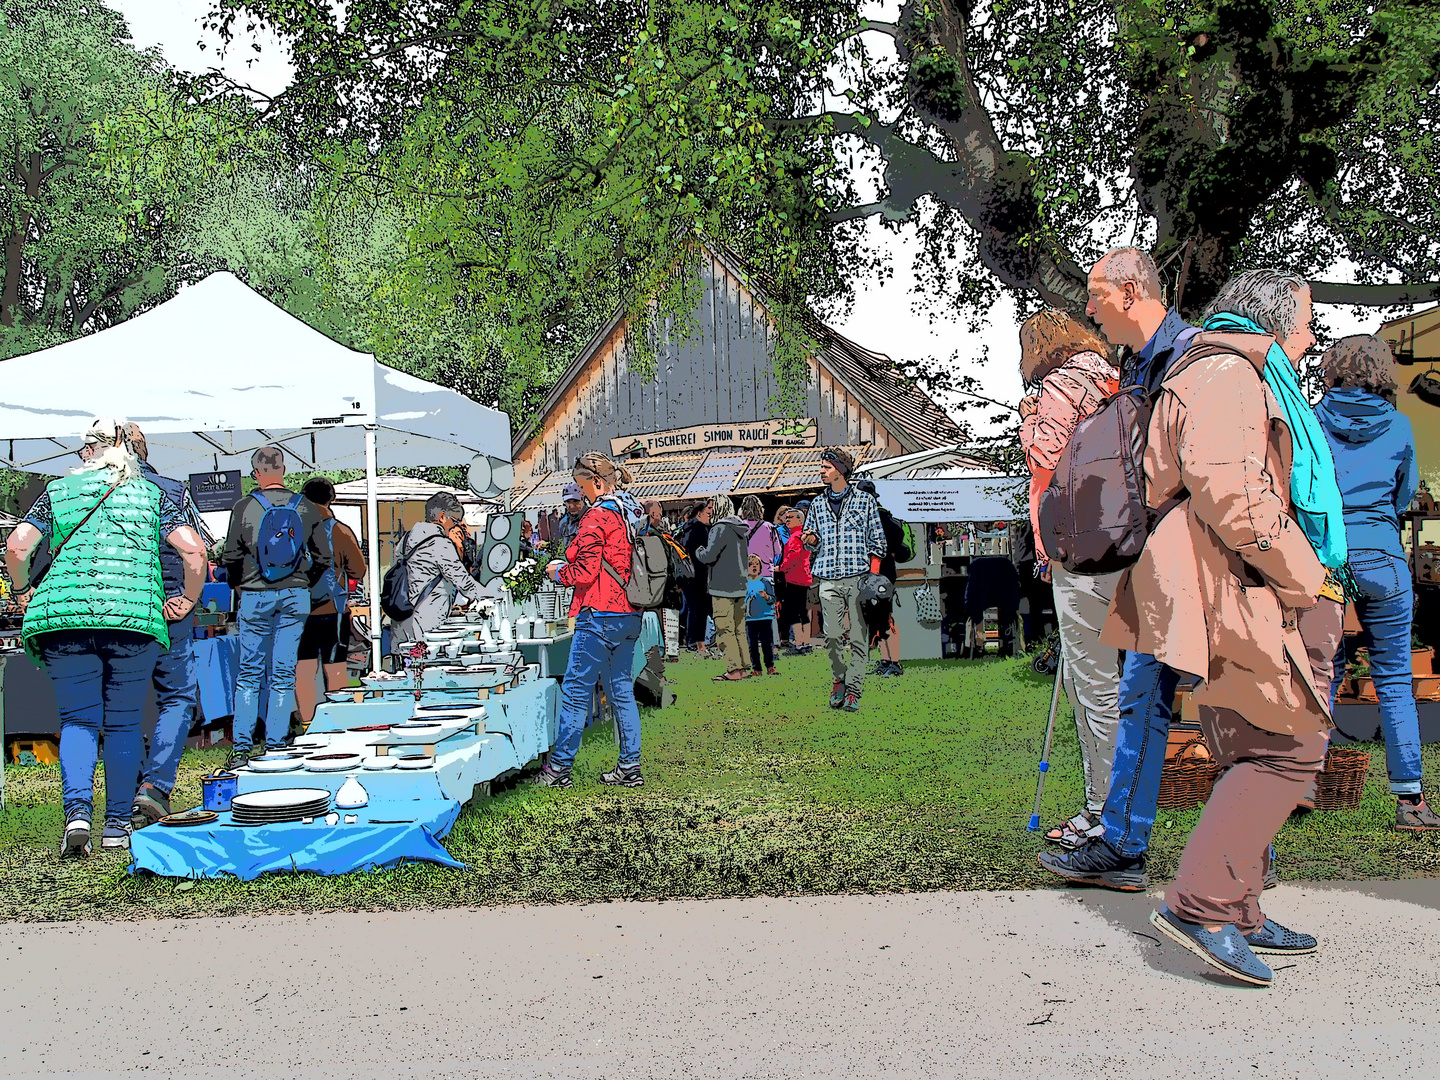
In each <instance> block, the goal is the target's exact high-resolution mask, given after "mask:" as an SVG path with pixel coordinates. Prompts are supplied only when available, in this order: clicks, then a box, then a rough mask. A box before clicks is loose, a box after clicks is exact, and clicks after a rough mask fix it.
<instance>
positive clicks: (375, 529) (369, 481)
mask: <svg viewBox="0 0 1440 1080" xmlns="http://www.w3.org/2000/svg"><path fill="white" fill-rule="evenodd" d="M365 531H366V532H367V533H368V534H369V535H368V540H369V544H368V545H367V546H368V547H369V549H370V550H369V551H368V552H367V554H368V555H369V559H368V563H369V565H368V566H367V567H366V577H368V578H369V579H370V580H369V581H368V582H367V583H366V589H365V591H366V594H367V595H368V596H369V597H370V670H371V671H372V672H373V673H376V674H378V673H379V671H380V618H381V612H380V504H379V502H378V500H377V499H376V498H375V425H373V424H366V425H365Z"/></svg>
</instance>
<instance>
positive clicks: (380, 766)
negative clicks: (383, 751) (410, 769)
mask: <svg viewBox="0 0 1440 1080" xmlns="http://www.w3.org/2000/svg"><path fill="white" fill-rule="evenodd" d="M395 765H396V759H395V758H393V757H367V758H366V759H365V760H364V761H362V762H360V767H361V768H362V769H368V770H370V771H371V772H383V771H384V770H386V769H393V768H395Z"/></svg>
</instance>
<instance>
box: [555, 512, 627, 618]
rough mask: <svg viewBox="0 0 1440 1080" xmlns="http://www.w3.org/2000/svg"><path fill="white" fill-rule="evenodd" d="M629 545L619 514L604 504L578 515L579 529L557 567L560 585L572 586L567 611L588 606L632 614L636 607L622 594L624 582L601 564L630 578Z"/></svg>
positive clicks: (602, 611) (572, 612) (599, 610)
mask: <svg viewBox="0 0 1440 1080" xmlns="http://www.w3.org/2000/svg"><path fill="white" fill-rule="evenodd" d="M631 551H632V545H631V543H630V537H629V536H628V535H627V534H626V532H625V523H624V522H623V521H621V520H620V515H619V514H617V513H615V511H613V510H610V509H607V508H605V507H603V506H592V507H591V508H590V509H589V510H587V511H585V516H584V517H582V518H581V519H580V531H579V532H578V533H577V534H576V535H575V539H574V540H571V541H570V546H569V547H567V548H566V549H565V565H564V566H563V567H561V568H560V573H559V581H560V584H561V585H566V586H571V587H573V588H574V589H575V599H574V600H572V601H571V603H570V612H569V613H570V615H571V616H575V615H578V614H579V613H580V610H581V609H582V608H587V607H588V608H591V609H593V610H594V611H595V612H597V613H599V614H602V615H631V614H634V612H635V609H634V608H633V607H632V606H631V605H630V600H629V599H628V598H627V597H626V595H625V586H624V585H622V584H620V582H618V581H616V580H615V579H614V578H613V577H611V576H610V574H608V573H607V572H606V571H605V568H604V567H603V566H601V565H600V560H601V558H602V557H603V558H604V560H605V561H606V562H607V563H609V564H610V565H611V566H613V567H614V568H615V571H616V572H617V573H618V574H619V575H620V579H621V581H627V582H628V581H629V580H630V557H631Z"/></svg>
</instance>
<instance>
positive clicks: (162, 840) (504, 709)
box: [131, 679, 560, 881]
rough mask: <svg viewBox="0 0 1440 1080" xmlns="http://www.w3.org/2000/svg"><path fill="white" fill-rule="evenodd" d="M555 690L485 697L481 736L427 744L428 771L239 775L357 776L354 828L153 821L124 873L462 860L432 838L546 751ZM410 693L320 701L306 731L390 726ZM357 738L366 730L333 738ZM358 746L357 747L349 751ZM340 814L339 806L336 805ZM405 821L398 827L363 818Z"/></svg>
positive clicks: (281, 782)
mask: <svg viewBox="0 0 1440 1080" xmlns="http://www.w3.org/2000/svg"><path fill="white" fill-rule="evenodd" d="M559 698H560V687H559V684H558V683H556V682H555V680H554V679H539V680H536V681H533V682H528V683H524V684H522V685H521V686H519V687H517V688H516V689H514V690H510V691H507V692H506V693H504V694H498V695H497V694H492V695H491V696H490V698H489V699H488V700H487V701H486V702H485V703H484V705H485V714H486V716H485V727H486V731H485V734H483V735H478V736H477V735H473V734H472V735H465V734H460V735H455V736H453V737H451V738H449V739H446V740H443V741H441V742H440V743H437V744H436V748H435V754H436V761H435V767H434V768H429V769H423V770H415V771H413V772H412V771H408V770H399V769H387V770H384V771H377V772H371V771H367V770H364V769H358V770H355V771H353V772H350V773H312V772H304V771H301V772H286V773H257V774H251V773H250V772H249V771H248V770H246V771H242V774H241V784H240V789H241V791H242V792H250V791H259V790H264V789H269V788H277V787H317V788H325V789H327V790H329V791H330V792H331V793H332V795H333V794H334V792H335V791H337V790H338V789H339V787H340V785H341V784H343V783H344V782H345V779H346V777H347V776H351V775H353V776H356V777H357V778H358V779H359V781H360V783H361V785H362V786H363V787H364V788H365V790H366V792H367V793H368V794H369V796H370V804H369V805H368V806H366V807H362V808H361V809H360V810H358V811H355V813H356V814H357V816H358V817H359V819H360V820H359V822H358V823H357V824H355V825H344V824H341V825H335V826H327V825H324V824H319V825H315V824H312V825H300V824H298V823H287V824H284V825H264V826H257V827H255V828H240V827H237V826H234V825H227V824H225V822H227V821H228V820H229V815H228V814H222V815H221V816H220V820H219V821H217V822H216V823H215V824H213V825H208V826H190V827H186V828H178V829H171V828H166V827H163V826H159V825H153V826H151V827H149V828H146V829H141V830H140V831H139V832H137V833H135V834H134V836H133V837H132V840H131V853H132V855H133V856H134V864H133V865H132V867H131V871H132V872H134V871H137V870H148V871H150V872H151V873H154V874H160V875H163V876H166V877H219V876H221V875H225V874H231V875H234V876H236V877H239V878H240V879H242V880H246V881H248V880H250V879H251V878H254V877H256V876H258V875H260V874H263V873H265V872H266V871H268V870H311V871H315V872H316V873H321V874H344V873H348V872H350V871H352V870H365V869H374V868H378V867H385V866H391V865H394V864H395V863H396V862H399V861H400V860H402V859H425V860H428V861H430V862H438V863H441V864H443V865H445V866H461V865H463V864H461V863H459V862H457V861H455V859H453V858H452V857H451V856H450V855H449V853H448V852H446V850H445V849H444V847H442V846H441V844H440V842H439V841H440V838H441V837H443V836H445V835H446V834H447V833H448V832H449V831H450V828H451V826H453V825H454V823H455V819H456V818H457V817H458V816H459V815H460V809H461V806H462V805H463V804H464V803H465V802H466V801H468V799H469V798H470V795H471V792H472V791H473V789H474V786H475V785H476V784H481V783H485V782H487V781H489V780H493V779H495V778H496V777H497V776H500V775H502V774H504V773H506V772H509V771H510V770H512V769H518V768H520V767H521V766H523V765H525V764H527V763H529V762H531V761H534V760H535V759H536V758H537V757H539V756H540V755H541V754H543V753H544V752H545V751H546V750H548V749H550V747H551V745H552V744H553V743H554V741H555V735H556V730H557V726H558V705H559ZM451 700H453V696H452V695H448V694H433V693H426V694H422V697H421V701H422V703H426V704H428V703H430V702H448V701H451ZM415 704H416V703H415V699H414V698H413V697H411V696H410V695H409V694H405V695H394V696H389V695H387V697H386V698H385V699H367V700H365V701H363V702H360V703H355V702H345V703H330V702H327V703H326V704H324V705H321V706H320V708H319V709H318V710H317V712H316V714H315V721H314V722H313V723H312V724H311V725H310V729H309V731H310V733H314V734H323V733H330V734H332V735H333V734H334V733H337V732H347V731H348V729H349V728H351V727H357V726H360V725H368V724H394V723H399V722H401V721H403V720H405V719H406V718H408V717H409V716H411V715H412V714H413V713H414V708H415ZM336 737H337V738H340V739H348V740H349V741H355V742H357V743H363V742H364V739H365V738H367V737H368V736H364V735H358V734H350V735H348V736H344V735H342V736H336ZM357 752H358V751H357ZM341 813H343V811H341ZM375 818H378V819H381V820H382V821H385V820H389V819H398V818H414V819H415V820H414V821H412V822H409V823H407V824H403V825H394V824H371V823H370V822H371V820H372V819H375Z"/></svg>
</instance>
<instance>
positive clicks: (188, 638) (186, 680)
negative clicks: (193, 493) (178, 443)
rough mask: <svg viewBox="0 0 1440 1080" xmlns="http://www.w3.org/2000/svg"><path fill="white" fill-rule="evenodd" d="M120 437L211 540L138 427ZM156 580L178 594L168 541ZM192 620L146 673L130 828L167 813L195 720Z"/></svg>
mask: <svg viewBox="0 0 1440 1080" xmlns="http://www.w3.org/2000/svg"><path fill="white" fill-rule="evenodd" d="M125 438H126V440H127V441H128V442H129V443H130V448H131V449H132V450H134V451H135V456H136V457H138V458H139V459H140V471H141V473H142V475H144V477H145V479H146V480H149V481H150V483H152V484H154V485H155V486H156V487H158V488H159V489H160V491H161V492H162V493H163V494H164V495H165V497H166V498H167V499H169V500H170V501H171V502H173V503H174V504H175V505H176V506H178V507H179V508H180V511H181V514H182V515H183V516H184V518H185V520H186V521H187V522H189V524H190V525H191V526H192V527H193V528H194V529H195V531H196V532H198V533H199V534H200V536H201V537H202V538H203V539H204V540H205V545H206V547H209V546H210V545H211V544H212V543H213V542H214V541H213V539H212V538H211V536H210V534H209V533H208V532H207V531H206V530H205V522H204V521H203V520H202V519H201V517H200V512H199V510H197V509H196V507H195V502H194V500H193V499H191V498H190V488H189V487H188V486H187V485H186V484H185V483H184V481H181V480H172V479H171V478H170V477H168V476H161V475H160V474H159V473H157V472H156V471H155V469H154V467H153V466H152V465H151V464H150V462H149V459H148V458H149V449H148V447H147V446H146V445H145V435H144V433H143V432H141V430H140V428H139V427H137V426H136V425H135V424H126V425H125ZM160 580H161V583H162V584H163V586H164V588H165V597H166V599H169V598H170V597H172V596H180V595H182V594H183V592H184V583H185V568H184V567H183V566H182V565H181V562H180V555H179V553H178V552H176V551H175V550H174V549H173V548H171V547H170V545H169V544H161V545H160ZM194 625H195V616H194V614H193V613H192V614H190V615H187V616H185V618H183V619H181V620H180V621H179V622H178V623H171V624H170V626H169V629H170V648H168V649H166V650H165V651H164V652H162V653H161V654H160V658H159V659H158V660H156V661H155V671H154V672H153V673H152V674H151V676H150V678H151V681H152V682H153V683H154V685H155V704H156V707H157V710H158V716H157V718H156V721H155V732H154V734H152V735H151V736H150V748H149V753H148V754H147V755H146V757H145V765H144V767H143V768H142V769H141V770H140V787H139V788H138V789H137V790H136V792H135V803H134V806H133V807H132V809H131V811H130V825H131V827H132V828H136V829H143V828H144V827H145V826H146V825H150V824H153V823H154V822H156V821H159V820H160V819H161V818H162V817H165V816H166V815H167V814H169V813H170V793H171V792H172V791H173V790H174V788H175V776H176V773H177V772H178V771H179V768H180V755H181V754H182V753H184V751H185V739H186V737H188V736H189V734H190V725H191V724H193V723H194V722H195V708H196V704H197V702H198V701H199V697H200V676H199V670H198V668H197V667H196V665H195V635H194V634H193V633H192V632H191V630H192V628H193V627H194Z"/></svg>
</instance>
